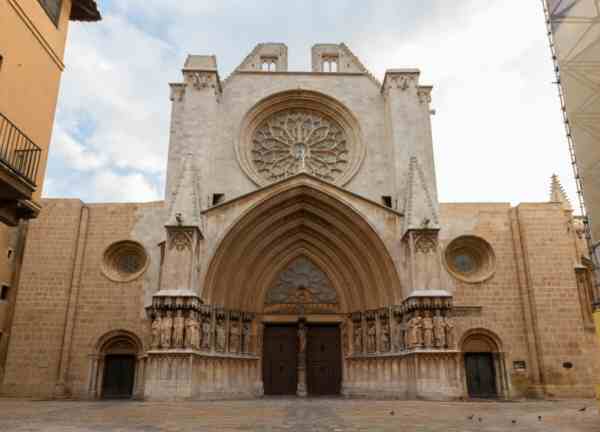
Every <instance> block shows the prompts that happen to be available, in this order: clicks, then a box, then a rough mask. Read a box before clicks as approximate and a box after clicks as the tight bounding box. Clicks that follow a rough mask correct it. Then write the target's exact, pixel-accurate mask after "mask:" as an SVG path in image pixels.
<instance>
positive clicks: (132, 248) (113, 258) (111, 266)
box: [102, 240, 149, 282]
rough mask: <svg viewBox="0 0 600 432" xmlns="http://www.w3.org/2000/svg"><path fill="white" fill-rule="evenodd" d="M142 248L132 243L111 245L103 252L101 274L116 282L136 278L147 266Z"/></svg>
mask: <svg viewBox="0 0 600 432" xmlns="http://www.w3.org/2000/svg"><path fill="white" fill-rule="evenodd" d="M148 262H149V259H148V255H147V254H146V250H145V249H144V247H143V246H142V245H141V244H139V243H137V242H134V241H130V240H125V241H120V242H117V243H113V244H112V245H110V246H109V247H108V248H106V250H105V251H104V257H103V262H102V272H103V273H104V275H105V276H106V277H108V278H109V279H111V280H113V281H116V282H129V281H132V280H134V279H136V278H138V277H139V276H140V275H141V274H142V273H143V272H144V270H146V267H147V266H148Z"/></svg>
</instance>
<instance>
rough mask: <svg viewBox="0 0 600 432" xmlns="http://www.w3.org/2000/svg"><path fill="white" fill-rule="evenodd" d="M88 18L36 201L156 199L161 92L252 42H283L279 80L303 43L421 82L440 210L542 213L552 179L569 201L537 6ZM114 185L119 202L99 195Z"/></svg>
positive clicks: (146, 8)
mask: <svg viewBox="0 0 600 432" xmlns="http://www.w3.org/2000/svg"><path fill="white" fill-rule="evenodd" d="M101 8H102V11H103V15H104V20H103V21H101V22H100V23H96V24H88V23H86V24H79V23H72V25H71V29H70V33H69V43H68V48H67V56H66V64H67V70H66V72H65V73H64V75H63V81H62V86H61V87H62V88H61V96H60V101H59V102H60V103H59V110H58V114H57V125H56V128H55V133H54V140H53V143H52V147H51V155H50V164H49V174H48V175H49V177H50V178H51V179H52V180H51V182H52V183H51V185H50V186H47V187H46V188H45V195H46V196H63V195H68V196H72V195H73V194H74V193H79V192H81V193H82V195H83V197H84V198H85V199H86V200H90V201H101V200H109V201H115V200H124V201H126V200H132V201H143V200H144V199H156V197H157V196H159V197H160V196H162V194H163V193H164V192H163V189H164V177H165V168H166V155H167V149H168V138H169V137H168V133H169V128H170V124H169V122H170V119H169V117H170V103H169V100H168V86H167V83H168V82H169V81H179V80H180V72H179V69H180V68H181V67H182V64H183V60H184V58H185V56H186V55H187V54H188V53H199V54H211V53H215V54H217V56H218V62H219V69H220V74H221V77H222V78H223V77H225V76H227V74H228V73H229V72H230V71H231V70H232V69H233V68H235V66H237V64H239V63H240V62H241V61H242V59H243V58H244V57H245V55H246V54H247V53H248V52H249V51H250V50H251V49H252V47H253V46H254V45H255V44H256V43H258V42H265V41H282V42H285V43H287V44H288V46H289V63H290V69H291V70H298V69H302V70H308V69H309V49H310V46H311V45H312V44H314V43H318V42H342V41H345V42H347V43H348V44H349V46H350V47H351V48H352V49H353V51H355V53H356V54H357V55H358V56H359V58H361V60H362V61H363V63H364V64H365V65H366V66H367V67H368V68H370V69H371V70H372V71H373V72H374V73H375V74H376V75H377V76H379V77H382V76H383V73H384V71H385V69H387V68H395V67H402V66H417V67H420V68H421V70H422V77H421V82H423V83H428V84H434V86H435V89H434V94H433V97H434V99H433V107H434V108H436V110H437V115H436V116H434V117H433V120H432V121H433V132H434V145H435V154H436V165H437V178H438V184H439V189H440V198H441V199H442V200H444V201H511V202H513V203H516V202H520V201H543V200H546V199H547V197H548V185H549V177H550V175H551V174H552V173H553V172H557V173H558V174H559V175H560V177H561V179H562V181H563V183H564V185H565V187H566V189H567V192H568V194H569V195H570V196H571V198H573V197H575V194H574V190H575V188H574V182H573V181H572V173H571V170H570V164H569V159H568V151H567V144H566V141H565V137H564V131H563V129H562V124H561V120H560V109H559V105H558V99H557V95H556V89H555V88H554V87H553V86H552V84H551V82H552V81H553V80H554V76H553V73H552V64H551V61H550V52H549V48H548V46H547V40H546V34H545V26H544V17H543V13H542V7H541V5H540V4H539V2H523V1H522V0H460V1H454V2H448V1H447V0H423V1H420V2H414V3H413V2H397V1H393V0H381V1H378V2H359V1H358V0H352V1H344V0H332V1H330V2H325V3H324V2H322V1H317V0H307V1H306V2H281V1H279V0H264V1H262V2H260V4H257V3H255V2H243V1H225V0H224V1H221V2H214V1H207V0H179V1H176V2H165V1H163V0H127V1H125V2H117V1H110V2H109V1H107V0H105V1H103V2H101ZM82 125H83V126H82ZM86 125H88V126H89V127H85V126H86ZM115 176H117V177H115ZM123 178H125V179H128V180H127V181H128V182H129V183H128V187H130V188H132V189H131V190H128V191H127V192H123V191H122V188H120V187H114V188H113V187H110V184H108V181H109V180H115V181H121V179H123ZM74 179H76V182H77V187H70V186H69V185H70V184H73V182H74ZM113 193H114V194H115V195H114V196H111V195H110V194H113ZM573 202H575V201H573Z"/></svg>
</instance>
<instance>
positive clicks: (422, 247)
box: [415, 231, 437, 254]
mask: <svg viewBox="0 0 600 432" xmlns="http://www.w3.org/2000/svg"><path fill="white" fill-rule="evenodd" d="M436 249H437V234H436V232H435V231H425V232H421V233H419V234H418V235H417V238H416V240H415V252H417V253H422V254H428V253H432V252H435V251H436Z"/></svg>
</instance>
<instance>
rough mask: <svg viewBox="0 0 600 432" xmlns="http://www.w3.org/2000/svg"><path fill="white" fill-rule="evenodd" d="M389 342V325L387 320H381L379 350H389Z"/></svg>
mask: <svg viewBox="0 0 600 432" xmlns="http://www.w3.org/2000/svg"><path fill="white" fill-rule="evenodd" d="M390 344H391V337H390V326H389V323H388V322H387V321H383V322H382V324H381V351H382V352H389V351H390Z"/></svg>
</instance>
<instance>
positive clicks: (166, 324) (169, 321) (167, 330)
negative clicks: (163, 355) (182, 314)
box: [160, 311, 173, 349]
mask: <svg viewBox="0 0 600 432" xmlns="http://www.w3.org/2000/svg"><path fill="white" fill-rule="evenodd" d="M172 330H173V318H172V317H171V312H170V311H167V312H166V314H165V317H164V318H163V319H162V320H161V325H160V346H161V348H163V349H169V348H171V332H172Z"/></svg>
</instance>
